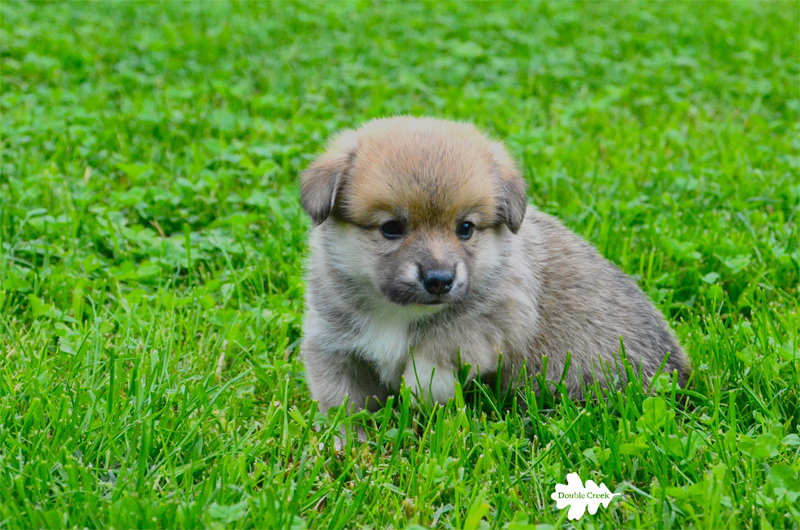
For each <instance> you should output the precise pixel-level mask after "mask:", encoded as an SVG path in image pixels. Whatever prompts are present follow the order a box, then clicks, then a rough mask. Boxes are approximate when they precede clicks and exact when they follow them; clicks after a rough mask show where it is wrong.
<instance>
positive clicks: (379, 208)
mask: <svg viewBox="0 0 800 530" xmlns="http://www.w3.org/2000/svg"><path fill="white" fill-rule="evenodd" d="M492 171H493V168H492V157H491V152H490V143H489V140H488V139H487V138H486V137H485V136H483V135H482V134H481V133H480V132H478V131H477V129H475V128H474V127H473V126H472V125H469V124H462V123H450V122H439V121H436V120H424V119H423V120H405V119H402V118H396V119H390V120H380V121H378V122H373V123H370V124H368V125H367V126H365V127H364V128H362V129H361V130H359V147H358V154H357V156H356V158H355V160H354V164H353V167H352V168H351V172H350V175H349V185H348V186H347V193H346V197H345V198H344V205H345V208H346V210H347V212H348V214H349V215H350V216H351V217H352V218H354V220H356V221H361V222H365V223H366V224H368V223H369V222H370V221H371V220H372V219H371V218H373V217H374V216H375V215H376V214H377V213H378V212H390V213H394V214H397V215H401V214H402V215H406V216H408V217H409V218H410V219H409V220H410V221H411V222H413V223H428V224H430V223H442V224H449V223H452V222H453V221H455V220H457V219H458V218H459V217H460V216H462V215H464V214H465V213H467V212H474V213H475V214H476V215H479V216H482V217H483V218H484V221H485V222H489V221H490V219H491V218H492V217H493V216H494V212H495V206H496V205H495V183H494V179H493V176H492Z"/></svg>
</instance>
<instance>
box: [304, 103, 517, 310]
mask: <svg viewBox="0 0 800 530" xmlns="http://www.w3.org/2000/svg"><path fill="white" fill-rule="evenodd" d="M301 198H302V203H303V207H304V208H305V210H306V212H308V214H309V215H310V216H311V219H312V220H313V222H314V224H315V225H317V226H319V225H322V229H323V230H324V236H323V239H324V242H323V248H324V249H325V254H326V258H327V259H328V265H329V266H330V267H333V268H334V269H335V270H336V271H337V272H338V274H339V275H340V276H343V277H345V278H347V280H348V283H349V284H351V285H357V286H358V287H359V288H360V289H362V290H364V289H366V290H369V289H370V288H374V292H375V294H376V295H378V296H382V297H384V298H386V299H388V300H389V301H390V302H393V303H395V304H399V305H412V304H419V305H431V306H437V305H442V304H447V303H458V302H460V301H463V300H465V299H466V298H467V297H468V296H469V294H470V292H471V289H472V287H473V286H474V285H475V284H477V283H484V284H485V283H486V281H488V280H489V279H490V278H492V277H496V276H497V274H499V273H500V271H499V269H500V268H502V267H503V265H504V256H506V257H507V253H508V250H509V246H510V238H511V237H513V234H514V233H516V232H517V230H519V228H520V225H521V224H522V221H523V219H524V218H525V210H526V208H527V200H526V196H525V183H524V181H523V180H522V178H521V177H520V175H519V172H518V170H517V168H516V166H515V165H514V162H513V161H512V160H511V157H510V156H509V155H508V153H507V151H506V150H505V148H504V147H503V146H502V144H500V143H497V142H492V141H491V140H489V139H487V138H486V137H485V136H483V135H482V134H481V133H480V132H479V131H478V130H477V129H476V128H475V127H473V126H472V125H469V124H464V123H454V122H447V121H441V120H434V119H429V118H407V117H400V118H389V119H382V120H373V121H371V122H368V123H367V124H365V125H364V126H362V127H361V128H359V129H358V130H355V131H352V130H351V131H345V132H344V133H342V134H340V135H339V136H338V137H337V138H335V139H334V140H333V141H332V142H331V143H330V145H329V146H328V149H327V151H326V152H325V153H324V154H323V155H322V156H320V157H319V158H318V159H317V160H316V161H315V162H314V163H313V164H312V165H311V166H310V167H309V168H308V169H307V170H306V171H305V172H304V173H303V176H302V183H301Z"/></svg>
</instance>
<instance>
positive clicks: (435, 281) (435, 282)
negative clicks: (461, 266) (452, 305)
mask: <svg viewBox="0 0 800 530" xmlns="http://www.w3.org/2000/svg"><path fill="white" fill-rule="evenodd" d="M454 280H455V274H453V273H452V272H450V271H446V270H442V269H437V270H432V271H428V272H426V273H424V274H423V276H422V285H423V287H425V290H426V291H428V292H429V293H431V294H435V295H443V294H447V293H448V292H450V289H451V288H452V287H453V281H454Z"/></svg>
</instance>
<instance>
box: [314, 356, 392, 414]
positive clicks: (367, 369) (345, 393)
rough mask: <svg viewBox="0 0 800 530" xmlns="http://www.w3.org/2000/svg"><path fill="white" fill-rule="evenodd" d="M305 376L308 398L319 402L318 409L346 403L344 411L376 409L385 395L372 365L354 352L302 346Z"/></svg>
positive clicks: (326, 408)
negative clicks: (348, 352) (309, 395)
mask: <svg viewBox="0 0 800 530" xmlns="http://www.w3.org/2000/svg"><path fill="white" fill-rule="evenodd" d="M303 355H304V356H305V358H306V378H307V381H308V386H309V389H310V390H311V397H312V398H314V399H315V400H316V401H318V402H319V410H320V412H322V413H327V412H328V410H330V408H331V407H338V406H341V405H343V404H344V403H345V402H347V403H348V405H347V408H348V413H352V412H355V411H357V410H363V409H365V408H366V409H369V410H370V411H373V412H374V411H376V410H378V409H379V408H380V407H381V406H383V403H385V402H386V398H387V397H388V396H389V390H388V389H387V388H386V387H385V386H384V385H383V384H382V383H381V381H380V376H378V374H377V373H376V372H375V369H374V368H373V367H372V365H371V364H370V363H369V362H367V361H364V360H363V359H360V358H359V357H357V356H355V355H352V354H351V355H347V354H342V353H340V352H328V351H324V350H322V349H320V348H316V347H315V346H314V344H310V343H307V344H304V345H303Z"/></svg>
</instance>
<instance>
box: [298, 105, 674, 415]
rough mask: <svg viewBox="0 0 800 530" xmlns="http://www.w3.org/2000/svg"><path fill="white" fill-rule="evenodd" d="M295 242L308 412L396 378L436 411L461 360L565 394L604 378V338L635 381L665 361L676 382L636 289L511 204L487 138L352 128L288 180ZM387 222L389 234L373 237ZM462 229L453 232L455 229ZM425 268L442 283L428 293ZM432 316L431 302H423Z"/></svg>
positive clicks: (436, 128) (373, 399)
mask: <svg viewBox="0 0 800 530" xmlns="http://www.w3.org/2000/svg"><path fill="white" fill-rule="evenodd" d="M301 193H302V202H303V206H304V207H305V208H306V210H307V211H308V213H309V215H310V216H311V217H312V219H313V220H314V223H315V225H316V227H315V228H314V229H313V230H312V232H311V235H310V248H311V256H310V261H309V267H308V274H307V283H308V288H307V293H308V294H307V313H306V318H305V322H304V327H303V333H304V337H303V344H302V351H303V354H304V356H305V363H306V373H307V377H308V382H309V387H310V389H311V393H312V396H313V397H314V398H315V399H317V400H318V401H319V402H320V408H321V410H323V411H326V410H328V409H329V408H330V407H332V406H336V405H341V404H342V403H343V402H345V401H346V400H349V401H350V403H351V404H352V405H353V406H354V407H356V408H362V407H365V406H368V407H370V408H374V407H376V406H378V404H379V403H380V402H382V401H384V400H385V399H386V397H388V396H389V395H390V394H392V393H394V392H397V390H398V389H399V388H400V385H401V384H402V381H405V383H406V385H408V386H409V387H410V388H412V389H413V390H414V391H415V392H416V393H417V394H418V395H419V396H420V397H424V398H432V399H434V400H436V401H440V402H444V401H446V400H447V399H449V398H450V397H452V395H453V392H454V373H455V372H457V371H458V369H459V368H460V366H459V358H460V362H461V363H462V364H464V363H467V364H469V365H470V366H471V371H470V374H471V376H472V377H474V376H475V375H476V374H477V373H478V371H480V373H481V375H482V376H483V375H489V374H493V373H496V372H497V371H498V368H499V367H498V360H499V358H500V355H502V356H503V361H502V362H503V365H502V369H501V373H500V374H497V375H499V376H500V377H501V380H502V383H503V385H504V386H505V387H509V386H510V385H512V384H514V382H515V381H516V379H517V374H518V373H519V371H520V370H521V368H522V366H523V365H524V364H527V367H528V373H535V372H536V371H538V370H541V369H542V367H543V366H542V359H543V356H545V355H546V356H547V357H548V364H547V374H546V376H547V378H548V379H550V380H559V379H560V378H561V376H562V372H563V369H564V366H565V363H566V357H567V353H568V352H570V353H571V356H572V357H571V358H572V360H571V368H570V370H569V371H568V374H567V376H566V379H565V381H566V384H567V388H568V389H569V392H570V394H571V395H573V396H575V397H581V395H582V394H581V393H582V388H583V385H584V384H585V383H589V382H591V381H593V380H600V382H601V384H604V385H612V384H615V382H614V381H613V380H612V381H606V380H604V379H603V376H602V370H601V366H600V363H601V362H602V363H604V364H605V365H606V369H610V371H611V374H612V377H618V378H619V380H620V381H624V379H625V374H624V372H620V373H617V370H616V366H617V365H616V363H615V362H614V359H615V355H617V350H618V349H619V343H620V337H622V339H623V340H624V344H625V349H626V355H627V357H628V359H629V360H630V361H631V362H632V363H633V364H634V366H636V367H640V368H641V371H642V373H643V375H644V376H645V378H650V377H652V376H653V374H655V372H656V371H657V369H658V367H659V365H660V364H661V362H662V360H663V359H664V357H665V355H668V354H669V360H668V362H667V370H668V371H671V370H673V369H675V370H677V371H678V373H679V375H680V381H681V382H682V383H683V382H685V381H686V378H687V376H688V372H689V365H688V361H687V359H686V356H685V354H684V353H683V351H682V350H681V348H680V345H679V344H678V343H677V341H676V340H675V338H674V336H673V335H672V334H671V332H670V331H669V329H668V328H667V326H666V323H665V322H664V320H663V317H662V316H661V315H660V314H659V313H658V312H657V311H656V309H655V308H654V307H653V305H652V304H651V303H650V301H649V300H648V299H647V297H646V296H645V295H644V294H643V293H642V292H641V290H640V289H639V288H638V287H637V286H636V284H635V283H633V281H632V280H630V279H629V278H627V277H626V276H625V275H624V274H623V273H622V272H621V271H619V269H617V268H616V267H615V266H614V265H612V264H611V263H610V262H608V261H607V260H605V259H604V258H602V257H601V256H600V255H599V254H598V253H597V252H596V251H595V250H594V249H593V248H592V247H590V246H589V245H588V244H586V243H585V242H583V241H582V240H580V239H579V238H578V237H577V236H575V235H574V234H573V233H572V232H570V231H569V230H567V229H566V228H564V226H563V225H562V224H561V223H560V222H559V221H557V220H556V219H555V218H553V217H550V216H548V215H545V214H543V213H541V212H538V211H537V210H535V209H534V208H532V207H529V206H527V199H526V196H525V183H524V181H523V180H522V178H521V177H520V175H519V172H518V170H517V168H516V166H515V164H514V162H513V160H512V159H511V157H510V156H509V154H508V152H507V151H506V150H505V148H504V147H503V146H502V144H500V143H498V142H493V141H491V140H489V139H487V138H486V137H485V136H483V135H482V134H481V133H480V132H479V131H478V130H477V129H475V127H474V126H472V125H469V124H464V123H454V122H447V121H440V120H434V119H428V118H407V117H402V118H391V119H383V120H374V121H371V122H368V123H367V124H365V125H364V126H362V127H361V128H359V129H358V130H356V131H346V132H345V133H343V134H341V135H339V136H338V137H337V138H336V139H335V140H334V141H333V142H332V143H331V145H330V146H329V148H328V150H327V151H326V153H324V154H323V155H322V156H320V157H319V158H318V159H317V161H315V162H314V163H313V164H312V165H311V166H310V167H309V169H308V170H306V171H305V172H304V174H303V177H302V186H301ZM389 221H392V222H394V221H397V222H401V224H402V226H403V227H404V232H403V234H402V237H399V238H397V239H387V237H385V236H384V235H382V233H381V229H380V227H381V226H382V225H384V223H387V222H389ZM464 222H469V223H473V224H474V226H475V231H474V232H473V234H472V236H471V237H470V238H469V239H464V238H463V237H461V236H458V235H457V233H456V231H457V229H458V227H459V226H460V224H461V223H464ZM430 271H448V272H449V273H451V274H452V275H453V276H452V277H453V278H454V279H453V282H452V287H451V289H450V291H449V292H447V293H445V294H432V293H431V292H430V291H429V290H427V291H426V289H425V288H424V287H423V283H424V282H423V277H426V274H428V273H429V272H430ZM427 304H435V305H427Z"/></svg>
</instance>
